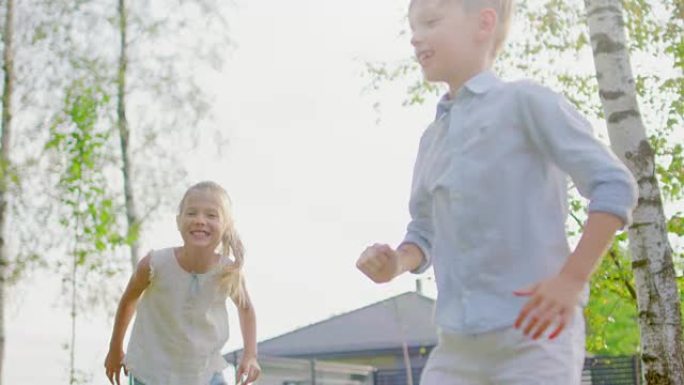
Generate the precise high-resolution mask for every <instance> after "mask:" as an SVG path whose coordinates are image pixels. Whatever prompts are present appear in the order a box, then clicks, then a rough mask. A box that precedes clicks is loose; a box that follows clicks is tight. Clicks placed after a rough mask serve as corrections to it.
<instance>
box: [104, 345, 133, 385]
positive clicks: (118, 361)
mask: <svg viewBox="0 0 684 385" xmlns="http://www.w3.org/2000/svg"><path fill="white" fill-rule="evenodd" d="M123 359H124V352H123V350H122V349H109V353H107V358H105V364H104V366H105V373H106V374H107V378H108V379H109V383H110V384H115V385H120V384H121V380H120V377H121V368H123V370H124V373H125V374H126V375H128V370H127V369H126V366H124V364H123Z"/></svg>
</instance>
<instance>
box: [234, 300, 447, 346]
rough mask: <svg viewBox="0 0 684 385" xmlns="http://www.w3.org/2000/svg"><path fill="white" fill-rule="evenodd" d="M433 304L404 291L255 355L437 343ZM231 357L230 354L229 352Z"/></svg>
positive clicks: (287, 337)
mask: <svg viewBox="0 0 684 385" xmlns="http://www.w3.org/2000/svg"><path fill="white" fill-rule="evenodd" d="M434 303H435V301H434V300H433V299H432V298H429V297H426V296H423V295H421V294H418V293H416V292H408V293H404V294H400V295H398V296H395V297H391V298H388V299H386V300H383V301H380V302H377V303H374V304H371V305H368V306H365V307H363V308H360V309H357V310H353V311H350V312H348V313H344V314H341V315H337V316H334V317H332V318H329V319H327V320H324V321H321V322H318V323H314V324H312V325H309V326H305V327H303V328H300V329H297V330H294V331H292V332H289V333H286V334H283V335H281V336H278V337H275V338H271V339H269V340H266V341H263V342H260V343H259V344H258V351H259V355H262V354H263V355H267V356H281V357H293V356H295V357H296V356H300V357H302V356H319V355H335V354H340V353H342V354H344V353H352V352H354V353H360V352H364V351H367V352H370V351H378V350H394V349H401V347H402V338H406V343H407V345H408V346H409V347H419V346H434V345H436V344H437V333H436V328H435V326H434V324H433V322H432V321H433V317H432V314H433V308H434ZM231 354H232V353H231Z"/></svg>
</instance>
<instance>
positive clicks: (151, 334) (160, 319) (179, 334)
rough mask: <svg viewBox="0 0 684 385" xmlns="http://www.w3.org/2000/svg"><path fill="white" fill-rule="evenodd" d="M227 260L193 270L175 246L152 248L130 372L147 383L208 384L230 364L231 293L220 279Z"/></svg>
mask: <svg viewBox="0 0 684 385" xmlns="http://www.w3.org/2000/svg"><path fill="white" fill-rule="evenodd" d="M226 263H229V260H228V258H226V257H221V261H220V262H219V264H217V266H216V267H215V268H213V269H212V270H211V271H209V272H207V273H203V274H192V273H189V272H187V271H186V270H184V269H183V268H182V267H181V266H180V265H179V264H178V260H177V259H176V256H175V254H174V251H173V248H168V249H163V250H155V251H153V252H152V256H151V259H150V268H151V272H150V284H149V286H148V287H147V289H146V290H145V292H144V293H143V296H142V298H141V300H140V303H139V304H138V307H137V315H136V319H135V323H134V325H133V331H132V332H131V337H130V340H129V342H128V350H127V352H126V357H125V362H124V363H125V365H126V367H127V368H128V370H129V372H130V374H131V375H133V376H134V377H135V378H136V379H138V380H140V381H141V382H143V383H145V385H206V384H208V383H209V381H210V380H211V378H212V376H213V375H214V373H216V372H220V371H222V370H223V369H225V368H226V366H227V365H228V364H227V363H226V361H225V360H224V359H223V357H222V356H221V348H223V345H224V344H225V343H226V341H227V340H228V312H227V308H226V300H227V297H226V295H225V294H224V293H222V292H221V290H219V287H218V282H217V280H218V278H219V273H220V270H221V269H220V266H223V265H224V264H226Z"/></svg>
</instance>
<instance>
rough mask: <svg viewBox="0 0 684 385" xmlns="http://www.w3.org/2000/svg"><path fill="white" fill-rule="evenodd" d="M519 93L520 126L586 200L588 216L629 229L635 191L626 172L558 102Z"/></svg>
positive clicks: (533, 88) (542, 92) (555, 97)
mask: <svg viewBox="0 0 684 385" xmlns="http://www.w3.org/2000/svg"><path fill="white" fill-rule="evenodd" d="M520 93H521V94H520V95H519V97H518V101H519V102H520V103H521V105H520V108H519V111H522V116H521V120H522V122H521V124H522V125H523V126H524V127H525V128H526V129H527V130H528V133H529V135H530V138H531V139H532V141H533V142H534V143H535V145H536V146H537V147H538V148H539V149H540V150H541V151H542V152H543V153H544V155H546V156H548V157H550V158H551V159H552V161H553V162H554V163H555V164H556V165H557V166H558V167H559V168H561V169H562V170H563V171H565V172H566V173H568V174H569V175H570V177H571V178H572V181H573V182H574V184H575V186H576V187H577V189H578V191H579V192H580V194H581V195H582V196H583V197H585V198H587V199H588V200H589V206H588V210H589V212H607V213H610V214H613V215H616V216H617V217H619V218H621V219H622V221H623V225H629V224H630V223H631V222H632V210H633V209H634V207H635V206H636V202H637V197H638V190H637V186H636V183H635V181H634V177H633V176H632V174H631V172H630V171H629V170H628V169H627V167H626V166H625V165H624V164H623V163H622V162H621V161H620V160H619V159H618V158H617V157H616V156H615V154H614V153H613V152H612V151H611V150H610V149H609V148H608V147H607V146H605V145H604V144H603V143H602V142H600V141H599V140H598V139H597V138H596V137H595V136H594V134H593V132H592V127H591V124H590V123H589V122H588V121H587V120H586V119H585V118H584V117H583V116H582V115H581V114H579V113H578V112H577V111H576V110H575V108H574V107H573V106H572V105H570V103H569V102H568V101H567V100H566V99H565V98H564V97H562V96H561V95H559V94H557V93H555V92H553V91H551V90H549V89H547V88H545V87H542V86H538V85H529V84H528V85H527V86H526V87H521V88H520Z"/></svg>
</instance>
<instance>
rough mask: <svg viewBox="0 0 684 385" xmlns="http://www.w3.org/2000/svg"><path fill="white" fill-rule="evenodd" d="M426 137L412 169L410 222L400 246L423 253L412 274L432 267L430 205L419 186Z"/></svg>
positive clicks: (423, 190)
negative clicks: (417, 249)
mask: <svg viewBox="0 0 684 385" xmlns="http://www.w3.org/2000/svg"><path fill="white" fill-rule="evenodd" d="M428 140H429V139H428V135H426V134H424V135H423V137H422V138H421V141H420V146H419V149H418V156H417V158H416V163H415V165H414V167H413V181H412V183H411V197H410V200H409V213H410V215H411V221H410V222H409V224H408V226H407V229H406V236H405V237H404V240H403V241H402V243H401V244H406V243H412V244H414V245H416V246H417V247H418V248H419V249H420V251H422V252H423V256H424V257H425V258H424V259H423V262H422V263H421V264H420V265H419V266H418V267H417V268H416V269H414V270H412V271H411V272H412V273H414V274H420V273H423V272H424V271H425V270H427V269H428V268H429V267H430V266H431V265H432V258H431V255H430V250H431V248H432V239H433V224H432V203H431V200H430V197H429V196H428V193H427V192H426V191H425V189H424V188H423V187H422V186H421V183H420V181H421V178H422V175H421V173H422V170H423V160H424V158H425V151H426V150H425V147H426V146H427V142H428Z"/></svg>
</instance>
